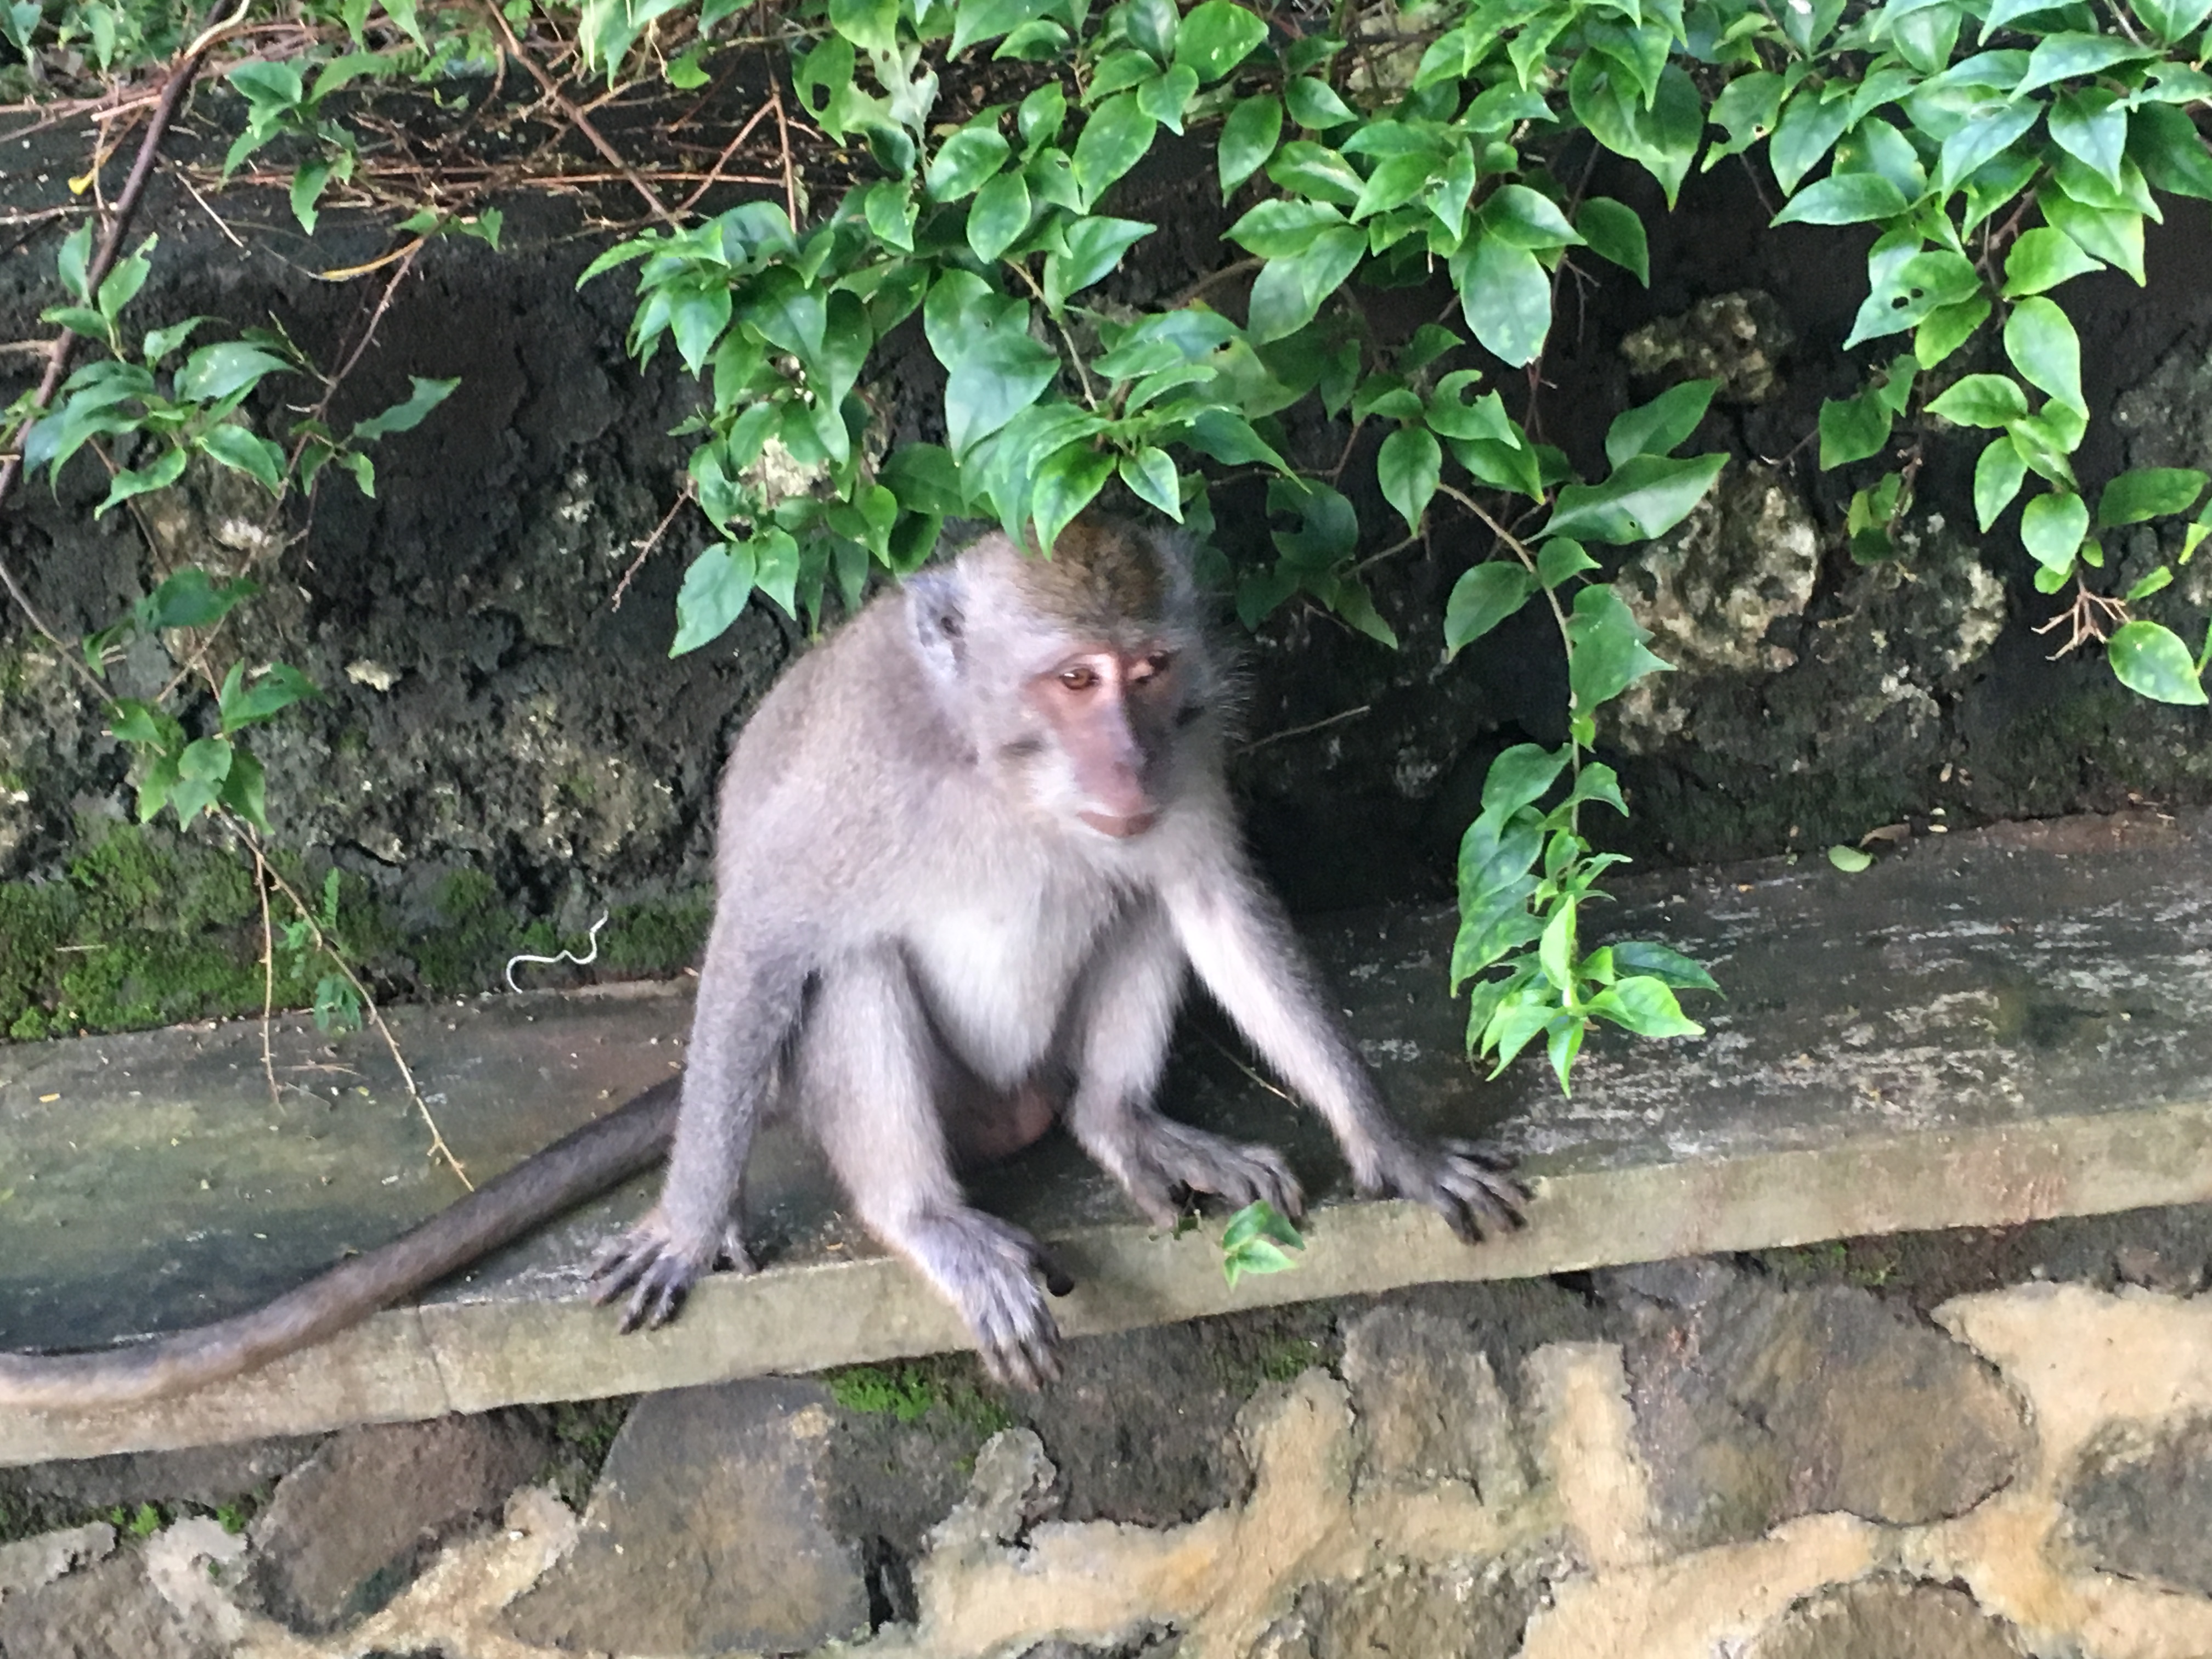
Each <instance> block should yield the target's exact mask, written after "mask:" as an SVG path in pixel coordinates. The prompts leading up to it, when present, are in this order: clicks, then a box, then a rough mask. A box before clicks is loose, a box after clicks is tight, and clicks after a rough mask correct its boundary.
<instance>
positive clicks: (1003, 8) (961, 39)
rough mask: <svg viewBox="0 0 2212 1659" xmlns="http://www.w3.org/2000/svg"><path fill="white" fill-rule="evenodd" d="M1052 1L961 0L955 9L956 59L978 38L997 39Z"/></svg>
mask: <svg viewBox="0 0 2212 1659" xmlns="http://www.w3.org/2000/svg"><path fill="white" fill-rule="evenodd" d="M1049 3H1050V0H959V4H958V5H957V6H956V7H955V8H954V9H953V14H952V16H953V23H952V45H951V47H950V48H949V49H948V50H949V51H950V52H951V56H953V57H955V58H957V57H958V56H959V55H960V54H961V53H962V52H965V51H967V50H968V48H969V47H970V46H974V45H975V44H976V43H977V42H978V41H982V40H997V39H998V38H999V37H1000V35H1002V34H1008V33H1012V32H1013V31H1014V30H1015V29H1018V28H1019V27H1021V26H1022V25H1023V24H1024V23H1026V22H1028V21H1030V20H1031V19H1032V18H1035V17H1036V16H1038V15H1040V14H1042V12H1043V11H1044V9H1045V8H1046V6H1047V5H1048V4H1049Z"/></svg>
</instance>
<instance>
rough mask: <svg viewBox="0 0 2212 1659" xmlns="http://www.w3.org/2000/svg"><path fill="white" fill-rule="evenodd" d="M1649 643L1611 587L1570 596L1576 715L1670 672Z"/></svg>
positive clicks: (1571, 678)
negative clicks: (1651, 677)
mask: <svg viewBox="0 0 2212 1659" xmlns="http://www.w3.org/2000/svg"><path fill="white" fill-rule="evenodd" d="M1712 459H1715V460H1718V459H1721V458H1720V457H1718V456H1715V457H1713V458H1712ZM1650 637H1651V635H1650V630H1649V629H1646V628H1644V626H1643V625H1642V624H1641V623H1638V621H1637V620H1636V616H1635V613H1634V612H1633V611H1630V610H1629V608H1628V606H1627V605H1626V604H1624V603H1623V602H1622V600H1621V598H1620V595H1619V594H1618V593H1616V592H1613V589H1611V588H1610V587H1596V586H1592V587H1585V588H1584V589H1583V591H1582V592H1579V593H1577V594H1576V595H1575V611H1574V615H1573V616H1571V617H1568V619H1567V638H1568V641H1569V643H1570V645H1571V647H1572V654H1571V656H1570V658H1569V659H1568V663H1567V680H1568V684H1569V685H1570V686H1571V688H1572V690H1573V693H1574V708H1575V711H1576V712H1577V714H1591V713H1593V712H1595V710H1596V708H1598V706H1599V705H1600V704H1601V703H1605V702H1610V701H1611V700H1612V699H1613V698H1614V697H1617V696H1620V694H1621V693H1622V692H1623V691H1626V690H1627V689H1628V688H1629V687H1630V686H1632V685H1633V684H1636V682H1637V681H1638V680H1640V679H1642V678H1644V676H1645V675H1646V674H1651V673H1659V672H1663V671H1669V670H1671V669H1672V667H1673V665H1672V664H1671V663H1667V662H1662V661H1661V660H1660V659H1658V658H1657V657H1656V656H1654V655H1652V653H1650V651H1648V650H1646V649H1645V648H1644V641H1646V640H1648V639H1650Z"/></svg>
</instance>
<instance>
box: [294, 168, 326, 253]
mask: <svg viewBox="0 0 2212 1659" xmlns="http://www.w3.org/2000/svg"><path fill="white" fill-rule="evenodd" d="M330 182H331V164H330V163H329V162H328V161H310V162H308V163H307V164H306V165H305V166H304V167H301V169H300V170H299V171H298V172H297V173H294V174H293V175H292V192H291V197H292V216H293V217H294V218H295V219H297V220H298V221H299V222H300V228H301V229H302V230H304V231H306V232H307V234H308V235H310V236H312V235H313V234H315V222H316V220H317V219H318V218H319V217H320V215H319V213H317V211H316V210H315V204H316V203H318V202H319V201H321V200H322V199H323V191H325V189H326V188H328V187H329V185H330Z"/></svg>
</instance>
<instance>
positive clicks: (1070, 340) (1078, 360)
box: [1006, 259, 1098, 410]
mask: <svg viewBox="0 0 2212 1659" xmlns="http://www.w3.org/2000/svg"><path fill="white" fill-rule="evenodd" d="M1006 263H1007V264H1010V265H1012V267H1013V268H1014V269H1015V270H1018V271H1019V272H1020V273H1021V278H1022V280H1023V281H1024V282H1025V283H1028V284H1029V285H1030V293H1032V294H1034V295H1036V297H1037V303H1038V304H1039V305H1041V306H1042V307H1044V308H1045V312H1046V314H1047V315H1048V316H1049V315H1050V314H1051V312H1052V305H1051V302H1050V301H1048V300H1047V299H1046V298H1045V297H1044V289H1042V288H1041V287H1039V286H1038V285H1037V279H1036V277H1035V276H1031V275H1030V267H1029V262H1028V261H1027V260H1025V259H1009V260H1007V261H1006ZM1052 325H1053V326H1054V328H1056V329H1058V330H1059V331H1060V342H1061V343H1062V344H1064V345H1066V348H1067V360H1068V362H1072V363H1073V364H1074V365H1075V374H1076V378H1077V379H1078V380H1080V381H1082V382H1083V401H1084V402H1085V403H1086V404H1090V405H1091V409H1092V410H1097V407H1098V392H1097V388H1096V387H1094V386H1092V385H1091V371H1090V370H1089V369H1087V368H1085V367H1084V366H1083V354H1082V353H1081V352H1079V351H1078V350H1077V349H1075V337H1074V336H1073V334H1070V333H1069V332H1068V331H1067V325H1066V323H1064V322H1062V321H1060V319H1059V318H1057V317H1054V318H1053V319H1052Z"/></svg>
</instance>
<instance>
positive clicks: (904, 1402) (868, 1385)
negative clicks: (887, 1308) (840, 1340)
mask: <svg viewBox="0 0 2212 1659" xmlns="http://www.w3.org/2000/svg"><path fill="white" fill-rule="evenodd" d="M970 1364H972V1362H969V1361H966V1360H965V1358H964V1357H963V1356H957V1355H949V1356H946V1357H945V1358H939V1359H924V1360H917V1361H915V1362H914V1363H912V1364H904V1365H848V1366H845V1367H843V1368H842V1370H834V1371H826V1372H824V1373H823V1377H822V1381H823V1383H824V1384H825V1385H826V1386H827V1387H828V1388H829V1397H830V1398H831V1399H832V1400H835V1401H836V1402H837V1403H838V1404H839V1405H840V1406H842V1407H844V1408H845V1409H846V1410H847V1411H848V1412H852V1413H855V1414H856V1415H859V1416H862V1417H889V1418H890V1419H893V1420H894V1421H896V1422H900V1423H919V1422H921V1420H922V1419H924V1418H926V1417H927V1416H929V1415H930V1413H933V1412H942V1413H945V1417H946V1418H947V1419H949V1420H950V1421H951V1423H952V1424H954V1425H957V1426H958V1427H961V1428H963V1429H967V1430H969V1431H971V1432H973V1433H975V1434H977V1435H979V1436H989V1435H994V1434H996V1433H997V1432H998V1431H1000V1429H1006V1428H1012V1426H1013V1425H1014V1424H1015V1422H1016V1421H1017V1420H1018V1419H1016V1418H1015V1417H1014V1415H1013V1413H1011V1412H1009V1411H1008V1410H1007V1409H1006V1407H1004V1406H1002V1405H1000V1403H999V1401H996V1400H994V1399H993V1398H992V1397H991V1396H990V1395H987V1394H985V1393H984V1392H983V1391H982V1390H981V1389H979V1388H977V1387H976V1386H975V1382H974V1380H973V1378H972V1377H971V1376H969V1375H968V1374H967V1373H968V1371H969V1368H970Z"/></svg>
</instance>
